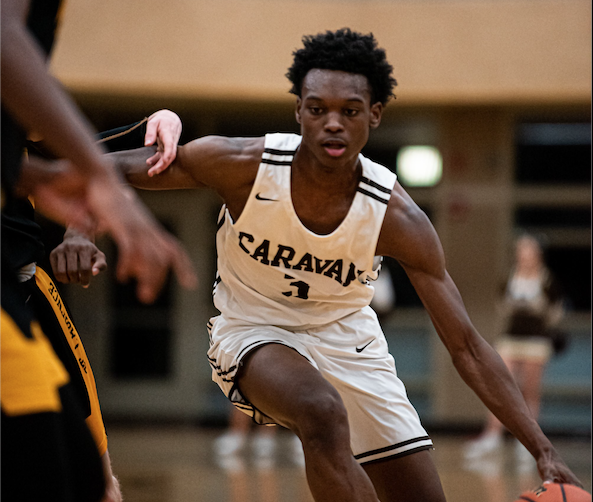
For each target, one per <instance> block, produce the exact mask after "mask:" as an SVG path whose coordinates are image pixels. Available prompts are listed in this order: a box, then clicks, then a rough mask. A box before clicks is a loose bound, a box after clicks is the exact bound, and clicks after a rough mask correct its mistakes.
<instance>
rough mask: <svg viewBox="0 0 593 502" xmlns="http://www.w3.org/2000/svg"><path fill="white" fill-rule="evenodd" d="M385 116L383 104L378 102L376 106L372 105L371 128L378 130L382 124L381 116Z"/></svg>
mask: <svg viewBox="0 0 593 502" xmlns="http://www.w3.org/2000/svg"><path fill="white" fill-rule="evenodd" d="M382 115H383V104H382V103H381V102H380V101H377V102H376V103H375V104H374V105H371V120H370V124H369V126H370V128H371V129H376V128H377V127H379V124H380V123H381V116H382Z"/></svg>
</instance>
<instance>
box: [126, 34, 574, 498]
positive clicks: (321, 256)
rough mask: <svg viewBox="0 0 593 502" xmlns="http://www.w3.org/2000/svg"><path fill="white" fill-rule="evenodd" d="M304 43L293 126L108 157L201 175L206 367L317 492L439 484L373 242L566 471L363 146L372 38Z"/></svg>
mask: <svg viewBox="0 0 593 502" xmlns="http://www.w3.org/2000/svg"><path fill="white" fill-rule="evenodd" d="M303 41H304V48H303V49H301V50H298V51H296V52H295V54H294V56H295V57H294V63H293V66H292V67H291V68H290V70H289V73H288V77H289V79H290V80H291V82H292V84H293V89H292V92H293V93H294V94H296V96H297V101H296V119H297V121H298V123H299V124H300V126H301V135H293V134H269V135H266V136H265V137H262V138H224V137H212V136H211V137H204V138H201V139H198V140H195V141H193V142H190V143H188V144H187V145H185V146H183V147H180V148H179V150H178V155H177V160H176V161H175V163H174V164H173V165H172V166H171V167H170V168H169V169H168V170H166V171H164V172H163V173H161V174H159V175H157V176H152V177H149V176H148V175H147V172H146V167H145V166H146V163H145V160H146V158H147V157H149V156H150V155H151V154H152V151H150V150H146V149H145V150H136V151H130V152H127V153H124V154H118V155H117V161H116V163H117V164H118V165H119V168H120V169H121V170H122V171H123V172H124V173H125V174H126V176H127V179H128V181H129V182H131V183H132V184H133V185H135V186H138V187H143V188H150V189H170V188H195V187H203V186H207V187H210V188H212V189H214V190H215V191H216V192H217V193H218V194H219V195H220V196H221V197H222V198H223V200H224V203H225V204H224V206H223V209H222V211H221V213H220V219H219V229H218V232H217V237H216V239H217V249H218V272H219V273H218V276H217V278H216V284H215V290H214V303H215V305H216V307H217V308H218V309H219V310H220V312H221V314H220V315H219V316H218V317H215V318H213V319H212V320H211V322H210V323H209V331H210V340H211V344H210V350H209V353H208V357H209V360H210V364H211V366H212V368H213V379H214V380H215V381H216V382H217V383H218V385H219V386H220V387H221V388H222V390H223V391H224V392H225V394H226V395H227V396H228V397H229V399H230V400H231V401H232V402H233V404H235V405H236V406H237V407H238V408H239V409H241V410H243V411H244V412H246V413H248V414H249V415H252V416H253V417H254V420H255V421H257V422H258V423H277V424H280V425H283V426H285V427H287V428H289V429H291V430H292V431H293V432H295V433H296V434H297V435H298V436H299V438H300V439H301V441H302V444H303V449H304V452H305V458H306V472H307V479H308V482H309V486H310V488H311V492H312V494H313V497H314V498H315V500H317V501H339V502H347V501H365V502H366V501H369V502H370V501H376V500H377V498H379V499H380V500H381V501H384V502H386V501H398V502H402V501H408V502H420V501H431V502H437V501H438V502H441V501H443V500H445V496H444V494H443V490H442V487H441V483H440V480H439V477H438V474H437V472H436V469H435V466H434V464H433V461H432V458H431V452H430V450H431V449H432V442H431V440H430V438H429V437H428V435H427V433H426V431H425V430H424V429H423V427H422V425H421V424H420V421H419V419H418V415H417V414H416V412H415V410H414V408H413V407H412V406H411V404H410V402H409V401H408V399H407V397H406V393H405V389H404V387H403V384H402V383H401V381H400V380H399V379H398V377H397V375H396V371H395V366H394V360H393V358H392V357H391V355H390V354H389V353H388V350H387V344H386V342H385V337H384V335H383V333H382V331H381V327H380V326H379V323H378V322H377V317H376V315H375V313H374V312H373V311H372V309H371V308H370V307H369V303H370V301H371V298H372V296H373V287H372V281H373V280H374V279H376V277H377V273H378V260H377V257H381V256H391V257H393V258H395V259H397V260H398V261H399V262H400V263H401V265H402V266H403V267H404V269H405V270H406V272H407V274H408V276H409V278H410V280H411V282H412V284H413V285H414V287H415V288H416V291H417V293H418V295H419V296H420V298H421V299H422V301H423V303H424V305H425V307H426V310H427V311H428V313H429V315H430V317H431V319H432V321H433V323H434V325H435V328H436V330H437V332H438V334H439V336H440V337H441V339H442V341H443V343H444V344H445V346H446V347H447V349H448V350H449V352H450V354H451V357H452V360H453V363H454V364H455V367H456V368H457V370H458V371H459V373H460V375H461V376H462V378H463V379H464V380H465V381H466V382H467V384H468V385H469V386H470V387H471V388H472V389H473V390H474V391H475V392H476V393H477V395H478V396H479V397H480V398H481V399H482V401H483V402H484V403H485V404H486V405H487V406H488V408H489V409H490V410H491V411H492V412H493V413H494V414H495V415H496V416H497V417H498V418H499V419H500V420H501V422H503V423H504V424H505V425H506V427H508V429H509V430H510V431H511V432H512V433H513V434H514V435H515V436H516V437H517V438H518V439H519V440H520V441H521V442H522V443H523V444H524V445H525V446H526V447H527V448H528V450H529V451H530V452H531V453H532V454H533V456H534V457H535V459H536V460H537V465H538V468H539V472H540V475H541V476H542V478H543V479H544V480H555V481H563V482H569V483H575V484H578V483H579V482H578V480H577V479H576V477H575V476H574V475H573V473H572V472H571V471H570V470H569V469H568V467H567V466H566V465H565V463H564V462H563V461H562V460H561V459H560V457H559V455H558V454H557V453H556V451H555V449H554V448H553V446H552V445H551V443H550V441H549V440H548V439H547V438H546V437H545V436H544V434H543V433H542V431H541V429H540V428H539V426H538V425H537V423H536V421H535V420H534V419H533V418H532V416H531V414H530V413H529V410H528V408H527V406H526V405H525V402H524V400H523V398H522V396H521V393H520V391H519V390H518V389H517V387H516V386H515V384H514V382H513V379H512V377H511V375H510V374H509V372H508V371H507V369H506V367H505V365H504V363H503V362H502V360H501V359H500V358H499V356H498V355H497V354H496V352H495V351H494V350H493V349H492V348H491V347H490V345H488V344H487V343H486V342H485V341H484V339H483V338H482V337H481V336H480V335H479V334H478V333H477V331H476V330H475V328H474V327H473V325H472V323H471V321H470V319H469V318H468V314H467V312H466V310H465V307H464V305H463V302H462V300H461V297H460V295H459V292H458V290H457V288H456V286H455V285H454V283H453V281H452V280H451V278H450V277H449V275H448V273H447V271H446V270H445V260H444V256H443V250H442V247H441V244H440V242H439V239H438V237H437V235H436V232H435V230H434V228H433V227H432V225H431V223H430V221H429V220H428V218H427V217H426V216H425V214H424V213H423V212H422V211H421V210H420V209H419V208H418V206H416V204H415V203H414V202H413V201H412V200H411V199H410V197H409V196H408V195H407V194H406V193H405V192H404V190H403V189H402V187H401V186H400V185H399V184H398V183H397V181H396V179H395V175H394V174H393V173H391V172H390V171H389V170H388V169H386V168H385V167H382V166H380V165H378V164H375V163H374V162H372V161H370V160H369V159H366V158H365V157H363V156H362V155H361V153H360V152H361V150H362V148H363V147H364V145H365V144H366V142H367V139H368V136H369V131H370V130H371V129H374V128H376V127H377V126H378V125H379V123H380V121H381V114H382V111H383V107H384V106H385V104H386V103H387V101H388V100H389V98H390V96H391V95H392V89H393V87H394V85H395V80H394V79H393V78H392V76H391V73H392V67H391V66H390V65H389V64H388V63H387V61H386V59H385V52H384V51H383V50H382V49H379V48H377V44H376V41H375V39H374V38H373V36H372V35H360V34H358V33H353V32H351V31H350V30H347V29H345V30H339V31H337V32H333V33H332V32H327V33H325V34H319V35H317V36H312V37H305V38H304V39H303Z"/></svg>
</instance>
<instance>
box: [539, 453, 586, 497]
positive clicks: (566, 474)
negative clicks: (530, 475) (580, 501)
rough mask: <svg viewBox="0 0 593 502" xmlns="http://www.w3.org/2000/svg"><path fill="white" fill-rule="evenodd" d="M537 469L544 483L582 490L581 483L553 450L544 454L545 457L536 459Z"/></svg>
mask: <svg viewBox="0 0 593 502" xmlns="http://www.w3.org/2000/svg"><path fill="white" fill-rule="evenodd" d="M537 469H538V471H539V474H540V476H541V478H542V480H543V481H544V483H545V482H553V483H568V484H571V485H576V486H578V487H579V488H583V485H582V484H581V482H580V481H579V480H578V478H577V477H576V476H575V475H574V474H573V472H572V471H571V470H570V469H569V468H568V466H567V465H566V464H565V463H564V461H563V460H562V459H561V458H560V456H559V455H558V453H556V451H555V450H552V451H550V452H546V454H545V455H542V457H540V458H539V459H537Z"/></svg>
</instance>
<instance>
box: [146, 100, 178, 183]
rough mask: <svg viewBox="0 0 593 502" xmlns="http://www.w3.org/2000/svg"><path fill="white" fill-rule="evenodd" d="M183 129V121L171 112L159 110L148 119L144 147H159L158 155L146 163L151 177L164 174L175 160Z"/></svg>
mask: <svg viewBox="0 0 593 502" xmlns="http://www.w3.org/2000/svg"><path fill="white" fill-rule="evenodd" d="M181 127H182V126H181V119H180V118H179V116H178V115H177V114H176V113H173V112H172V111H171V110H159V111H158V112H155V113H153V114H152V115H151V116H150V117H148V122H147V123H146V136H145V139H144V146H150V145H154V143H155V142H156V143H157V146H158V148H157V152H156V154H154V155H153V156H152V157H150V158H149V159H148V160H147V161H146V163H147V164H148V166H150V169H149V170H148V175H149V176H154V175H155V174H158V173H161V172H163V171H164V170H165V169H167V167H169V166H170V165H171V162H173V161H174V160H175V157H176V155H177V144H178V143H179V138H180V137H181Z"/></svg>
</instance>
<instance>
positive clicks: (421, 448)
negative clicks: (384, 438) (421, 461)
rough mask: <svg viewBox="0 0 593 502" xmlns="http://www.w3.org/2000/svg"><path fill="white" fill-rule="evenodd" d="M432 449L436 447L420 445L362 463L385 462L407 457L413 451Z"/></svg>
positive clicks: (362, 463)
mask: <svg viewBox="0 0 593 502" xmlns="http://www.w3.org/2000/svg"><path fill="white" fill-rule="evenodd" d="M432 449H434V448H433V447H432V446H429V445H425V446H418V448H412V449H411V450H406V451H402V452H401V453H396V454H395V455H389V456H387V457H381V458H376V459H374V460H369V461H368V462H361V463H360V465H371V464H378V463H379V462H384V461H386V460H392V459H394V458H402V457H407V456H408V455H412V453H418V452H419V451H424V450H432Z"/></svg>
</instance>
